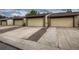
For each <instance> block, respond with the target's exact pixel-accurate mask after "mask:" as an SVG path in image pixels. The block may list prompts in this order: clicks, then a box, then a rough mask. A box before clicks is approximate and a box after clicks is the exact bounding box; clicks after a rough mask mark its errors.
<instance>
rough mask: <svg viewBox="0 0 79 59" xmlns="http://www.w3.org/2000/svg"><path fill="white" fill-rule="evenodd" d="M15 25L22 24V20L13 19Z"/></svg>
mask: <svg viewBox="0 0 79 59" xmlns="http://www.w3.org/2000/svg"><path fill="white" fill-rule="evenodd" d="M15 25H17V26H22V25H23V21H22V20H15Z"/></svg>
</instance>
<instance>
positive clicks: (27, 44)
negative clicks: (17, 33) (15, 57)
mask: <svg viewBox="0 0 79 59" xmlns="http://www.w3.org/2000/svg"><path fill="white" fill-rule="evenodd" d="M0 41H2V42H6V43H8V44H10V45H12V46H15V47H18V48H20V49H23V50H57V49H58V48H55V47H53V48H51V47H49V46H47V45H42V44H39V43H37V42H34V41H29V40H22V39H16V38H11V37H1V36H0Z"/></svg>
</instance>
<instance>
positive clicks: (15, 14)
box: [11, 13, 20, 16]
mask: <svg viewBox="0 0 79 59" xmlns="http://www.w3.org/2000/svg"><path fill="white" fill-rule="evenodd" d="M11 16H20V14H18V13H12V14H11Z"/></svg>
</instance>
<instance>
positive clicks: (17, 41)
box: [0, 27, 79, 50]
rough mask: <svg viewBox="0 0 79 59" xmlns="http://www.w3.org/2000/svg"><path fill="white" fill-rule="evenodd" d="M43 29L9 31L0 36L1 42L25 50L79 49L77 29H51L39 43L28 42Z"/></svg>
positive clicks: (41, 37) (24, 28) (78, 31)
mask: <svg viewBox="0 0 79 59" xmlns="http://www.w3.org/2000/svg"><path fill="white" fill-rule="evenodd" d="M41 28H42V27H23V28H19V29H16V30H13V31H9V32H6V33H3V34H0V37H1V38H2V39H0V41H2V42H5V43H8V44H10V45H12V46H15V47H18V48H20V49H24V50H74V49H76V50H78V49H79V30H78V29H76V28H55V27H49V28H48V29H47V30H46V32H45V33H44V34H43V35H42V36H40V38H39V40H38V41H37V42H35V41H31V40H26V39H28V38H29V37H30V36H32V35H33V34H34V33H36V32H37V31H39V30H40V29H41ZM37 35H38V33H37ZM36 38H37V37H36Z"/></svg>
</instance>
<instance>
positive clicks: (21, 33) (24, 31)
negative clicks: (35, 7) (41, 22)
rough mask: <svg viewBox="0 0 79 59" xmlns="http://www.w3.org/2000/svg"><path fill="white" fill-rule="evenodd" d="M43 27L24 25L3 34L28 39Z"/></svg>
mask: <svg viewBox="0 0 79 59" xmlns="http://www.w3.org/2000/svg"><path fill="white" fill-rule="evenodd" d="M41 28H42V27H36V28H35V27H22V28H19V29H16V30H13V31H9V32H6V33H3V34H1V36H3V37H4V36H8V37H12V38H20V39H27V38H28V37H30V36H31V35H32V34H34V33H35V32H37V31H38V30H40V29H41Z"/></svg>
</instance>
